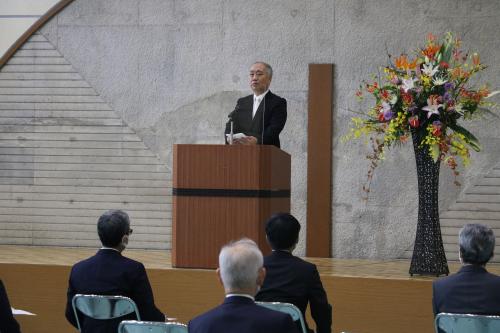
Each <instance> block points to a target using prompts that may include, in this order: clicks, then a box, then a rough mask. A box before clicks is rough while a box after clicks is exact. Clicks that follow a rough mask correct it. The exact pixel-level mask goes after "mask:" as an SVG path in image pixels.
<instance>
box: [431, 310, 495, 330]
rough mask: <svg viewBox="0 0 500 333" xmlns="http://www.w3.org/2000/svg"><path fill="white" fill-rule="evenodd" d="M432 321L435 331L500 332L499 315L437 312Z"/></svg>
mask: <svg viewBox="0 0 500 333" xmlns="http://www.w3.org/2000/svg"><path fill="white" fill-rule="evenodd" d="M434 323H435V329H436V332H437V333H441V332H444V333H493V332H500V316H483V315H473V314H456V313H439V314H438V315H437V316H436V320H435V321H434Z"/></svg>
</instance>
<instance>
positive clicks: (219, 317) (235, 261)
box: [188, 239, 298, 333]
mask: <svg viewBox="0 0 500 333" xmlns="http://www.w3.org/2000/svg"><path fill="white" fill-rule="evenodd" d="M262 262H263V258H262V253H261V252H260V250H259V248H258V247H257V245H256V244H255V242H253V241H252V240H250V239H242V240H239V241H237V242H234V243H230V244H228V245H226V246H224V247H223V248H222V250H221V251H220V254H219V268H218V269H217V275H218V277H219V280H220V281H221V283H222V285H223V287H224V290H225V293H226V298H225V300H224V303H222V304H221V305H219V306H217V307H216V308H214V309H212V310H210V311H208V312H206V313H204V314H202V315H200V316H198V317H196V318H194V319H193V320H191V321H190V322H189V324H188V331H189V332H190V333H298V331H297V328H296V326H295V325H294V323H293V320H292V317H290V315H288V314H285V313H281V312H278V311H274V310H270V309H267V308H264V307H262V306H259V305H257V304H255V302H254V295H255V293H256V292H257V289H258V288H259V286H260V285H261V284H262V281H263V280H264V276H265V274H266V271H265V269H264V268H263V267H262Z"/></svg>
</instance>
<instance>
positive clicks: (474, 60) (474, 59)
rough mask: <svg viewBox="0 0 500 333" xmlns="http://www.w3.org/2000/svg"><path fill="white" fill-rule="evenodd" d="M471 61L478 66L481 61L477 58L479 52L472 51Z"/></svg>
mask: <svg viewBox="0 0 500 333" xmlns="http://www.w3.org/2000/svg"><path fill="white" fill-rule="evenodd" d="M472 63H473V64H474V66H479V64H480V63H481V61H480V60H479V54H477V53H474V54H473V55H472Z"/></svg>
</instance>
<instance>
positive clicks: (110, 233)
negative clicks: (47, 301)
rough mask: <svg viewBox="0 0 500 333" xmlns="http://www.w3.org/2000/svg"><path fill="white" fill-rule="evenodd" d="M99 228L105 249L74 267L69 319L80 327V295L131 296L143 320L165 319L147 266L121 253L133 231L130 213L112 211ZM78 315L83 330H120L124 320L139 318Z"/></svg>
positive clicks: (68, 296) (70, 280) (68, 301)
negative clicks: (75, 302) (77, 305)
mask: <svg viewBox="0 0 500 333" xmlns="http://www.w3.org/2000/svg"><path fill="white" fill-rule="evenodd" d="M97 227H98V233H99V238H100V239H101V242H102V244H103V248H101V249H100V250H99V251H98V252H97V253H96V255H94V256H92V257H90V258H88V259H85V260H83V261H80V262H79V263H77V264H75V265H74V266H73V268H72V270H71V274H70V277H69V287H68V293H67V304H66V318H67V319H68V321H69V322H70V323H71V324H72V325H73V326H75V327H76V326H77V325H76V319H75V316H74V312H73V308H72V305H71V301H72V299H73V296H74V295H76V294H97V295H120V296H126V297H130V298H131V299H132V300H133V301H134V302H135V303H136V305H137V308H138V309H139V314H140V316H141V320H149V321H165V315H164V314H163V313H162V312H161V311H160V310H158V308H157V307H156V306H155V304H154V298H153V291H152V289H151V285H150V284H149V280H148V277H147V274H146V269H145V268H144V265H143V264H142V263H140V262H137V261H135V260H132V259H129V258H126V257H124V256H123V255H122V254H121V252H122V251H123V250H124V249H125V247H126V246H127V244H128V238H129V235H130V234H131V233H132V229H130V221H129V217H128V215H127V214H126V213H125V212H122V211H108V212H106V213H104V214H103V215H102V216H101V217H100V218H99V221H98V225H97ZM78 318H79V321H80V325H81V326H82V332H83V333H85V332H88V333H98V332H99V333H101V332H102V333H104V332H106V333H107V332H109V333H116V332H117V329H118V325H119V323H120V321H122V320H124V319H136V318H135V316H134V315H130V316H126V317H122V318H117V319H115V320H94V319H92V318H89V317H86V316H84V315H83V314H81V315H79V316H78Z"/></svg>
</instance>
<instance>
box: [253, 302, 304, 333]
mask: <svg viewBox="0 0 500 333" xmlns="http://www.w3.org/2000/svg"><path fill="white" fill-rule="evenodd" d="M255 303H256V304H258V305H260V306H263V307H266V308H268V309H271V310H275V311H279V312H283V313H288V314H289V315H290V316H291V317H292V319H293V321H299V322H300V327H301V328H302V332H303V333H308V332H307V329H306V323H305V321H304V317H303V316H302V312H300V310H299V308H298V307H296V306H295V305H293V304H291V303H282V302H255Z"/></svg>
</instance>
